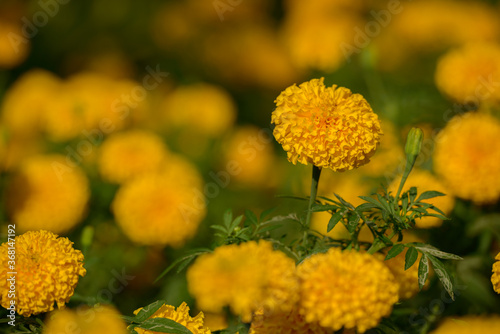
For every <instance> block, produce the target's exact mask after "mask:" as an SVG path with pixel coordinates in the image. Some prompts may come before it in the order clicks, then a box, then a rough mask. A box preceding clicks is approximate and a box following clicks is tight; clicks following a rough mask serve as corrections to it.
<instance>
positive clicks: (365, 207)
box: [355, 203, 377, 213]
mask: <svg viewBox="0 0 500 334" xmlns="http://www.w3.org/2000/svg"><path fill="white" fill-rule="evenodd" d="M373 208H377V206H376V205H375V204H372V203H363V204H360V205H358V206H357V207H356V209H355V210H356V211H357V212H360V213H362V212H363V211H367V210H370V209H373Z"/></svg>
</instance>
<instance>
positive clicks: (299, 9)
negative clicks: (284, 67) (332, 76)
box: [282, 0, 365, 71]
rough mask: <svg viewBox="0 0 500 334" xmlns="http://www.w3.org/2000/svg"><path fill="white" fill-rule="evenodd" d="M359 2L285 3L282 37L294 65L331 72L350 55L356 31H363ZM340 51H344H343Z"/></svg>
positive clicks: (322, 0) (320, 0)
mask: <svg viewBox="0 0 500 334" xmlns="http://www.w3.org/2000/svg"><path fill="white" fill-rule="evenodd" d="M362 5H363V4H362V2H361V1H340V2H339V1H324V0H319V1H316V0H314V1H287V3H286V7H285V8H286V12H285V13H286V15H285V21H284V25H283V31H282V33H283V38H284V41H285V43H286V45H287V48H288V50H289V53H290V56H291V58H292V60H293V62H294V64H295V65H297V66H298V67H300V68H314V69H318V70H322V71H334V70H336V69H337V68H339V67H340V66H341V65H342V64H343V63H344V62H345V61H346V60H347V57H349V56H350V54H349V52H348V50H347V49H349V47H348V45H351V46H352V45H353V44H354V40H355V36H356V30H355V29H356V28H360V29H364V26H365V24H364V23H365V22H364V20H363V17H362V14H361V11H360V9H361V7H362ZM343 48H346V50H344V49H343Z"/></svg>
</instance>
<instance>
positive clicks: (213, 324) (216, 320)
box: [205, 313, 229, 331]
mask: <svg viewBox="0 0 500 334" xmlns="http://www.w3.org/2000/svg"><path fill="white" fill-rule="evenodd" d="M205 326H207V327H208V328H210V330H211V331H220V330H223V329H226V328H227V327H228V326H229V325H228V323H227V318H226V315H225V314H223V313H205Z"/></svg>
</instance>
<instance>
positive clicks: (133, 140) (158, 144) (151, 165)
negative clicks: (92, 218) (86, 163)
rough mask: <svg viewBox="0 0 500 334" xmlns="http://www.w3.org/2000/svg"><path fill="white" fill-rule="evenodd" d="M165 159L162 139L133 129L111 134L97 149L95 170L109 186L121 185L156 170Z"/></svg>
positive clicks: (165, 151)
mask: <svg viewBox="0 0 500 334" xmlns="http://www.w3.org/2000/svg"><path fill="white" fill-rule="evenodd" d="M166 157H167V148H166V146H165V144H164V143H163V141H162V139H161V137H159V136H157V135H156V134H154V133H152V132H147V131H143V130H133V131H128V132H121V133H117V134H113V135H112V136H110V137H109V138H107V139H106V140H105V141H104V143H103V144H102V146H101V147H100V152H99V158H98V168H99V172H100V174H101V177H102V178H103V179H104V180H105V181H107V182H111V183H119V184H121V183H124V182H125V181H127V180H130V179H132V178H134V177H136V176H139V175H142V174H145V173H152V172H156V171H159V170H160V168H161V166H162V164H163V163H165V159H166Z"/></svg>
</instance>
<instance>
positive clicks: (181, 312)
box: [134, 302, 212, 334]
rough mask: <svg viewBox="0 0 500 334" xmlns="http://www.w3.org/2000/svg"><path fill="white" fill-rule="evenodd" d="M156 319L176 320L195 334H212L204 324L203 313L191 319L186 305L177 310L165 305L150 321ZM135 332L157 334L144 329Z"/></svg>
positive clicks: (136, 329) (135, 312) (137, 311)
mask: <svg viewBox="0 0 500 334" xmlns="http://www.w3.org/2000/svg"><path fill="white" fill-rule="evenodd" d="M141 309H142V308H140V309H138V310H136V311H134V314H137V313H139V311H140V310H141ZM154 318H166V319H171V320H174V321H175V322H177V323H179V324H181V325H183V326H184V327H186V328H187V329H189V330H190V331H191V332H192V333H193V334H210V333H212V332H211V331H210V329H209V328H208V327H206V326H205V324H204V321H203V319H204V316H203V312H200V313H198V315H197V316H195V317H191V316H190V315H189V307H188V306H187V304H186V303H184V302H183V303H182V304H181V305H180V306H179V307H178V308H177V309H176V308H175V307H174V306H171V305H166V304H164V305H163V306H162V307H160V308H159V309H158V310H157V311H156V312H155V313H154V314H153V315H152V316H150V317H149V319H154ZM135 331H136V332H137V333H139V334H154V333H157V332H153V331H149V330H145V329H142V328H138V327H136V328H135Z"/></svg>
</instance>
